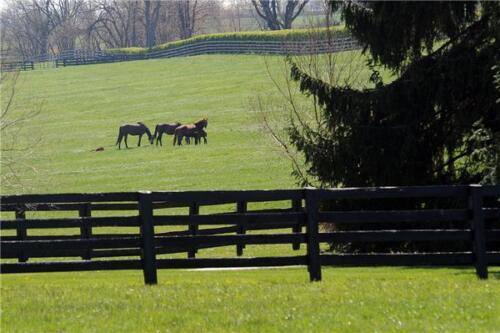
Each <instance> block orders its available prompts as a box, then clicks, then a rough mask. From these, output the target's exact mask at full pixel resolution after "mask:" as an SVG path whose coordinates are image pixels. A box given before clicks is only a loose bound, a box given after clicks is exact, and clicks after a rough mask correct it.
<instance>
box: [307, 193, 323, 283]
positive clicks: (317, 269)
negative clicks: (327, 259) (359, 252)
mask: <svg viewBox="0 0 500 333" xmlns="http://www.w3.org/2000/svg"><path fill="white" fill-rule="evenodd" d="M305 194H306V210H307V266H308V270H309V279H310V280H311V281H321V261H320V256H319V238H318V207H319V205H318V197H317V192H316V190H314V189H306V190H305Z"/></svg>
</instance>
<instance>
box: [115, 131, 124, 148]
mask: <svg viewBox="0 0 500 333" xmlns="http://www.w3.org/2000/svg"><path fill="white" fill-rule="evenodd" d="M122 138H123V135H122V134H121V133H120V134H118V140H116V144H118V149H122V147H121V145H122Z"/></svg>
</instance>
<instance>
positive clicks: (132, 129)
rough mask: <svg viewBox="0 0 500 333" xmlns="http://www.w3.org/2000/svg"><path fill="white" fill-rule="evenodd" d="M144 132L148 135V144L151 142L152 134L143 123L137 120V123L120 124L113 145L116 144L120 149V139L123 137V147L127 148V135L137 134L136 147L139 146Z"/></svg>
mask: <svg viewBox="0 0 500 333" xmlns="http://www.w3.org/2000/svg"><path fill="white" fill-rule="evenodd" d="M144 133H146V134H147V135H148V140H149V143H150V144H153V135H151V132H150V131H149V128H148V127H147V126H146V125H144V124H143V123H140V122H138V123H137V124H126V125H122V126H120V131H119V132H118V139H117V140H116V143H115V146H116V145H118V149H121V144H122V139H123V138H125V147H127V148H128V144H127V136H128V135H129V134H130V135H139V143H138V144H137V147H140V146H141V139H142V136H143V135H144Z"/></svg>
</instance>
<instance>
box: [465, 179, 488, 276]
mask: <svg viewBox="0 0 500 333" xmlns="http://www.w3.org/2000/svg"><path fill="white" fill-rule="evenodd" d="M469 208H470V210H471V211H472V220H471V230H472V236H473V238H472V240H473V242H472V243H473V254H474V265H475V267H476V275H477V276H478V277H479V278H480V279H487V278H488V261H487V258H486V241H485V232H484V214H483V196H482V188H481V185H470V186H469Z"/></svg>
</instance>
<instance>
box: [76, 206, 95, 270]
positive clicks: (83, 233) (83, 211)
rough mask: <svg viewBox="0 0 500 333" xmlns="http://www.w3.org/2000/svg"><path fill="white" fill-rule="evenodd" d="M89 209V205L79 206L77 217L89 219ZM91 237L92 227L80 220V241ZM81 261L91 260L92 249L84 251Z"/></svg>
mask: <svg viewBox="0 0 500 333" xmlns="http://www.w3.org/2000/svg"><path fill="white" fill-rule="evenodd" d="M91 214H92V213H91V208H90V203H85V204H83V205H81V206H80V209H79V210H78V215H79V216H80V217H83V218H85V217H91ZM91 237H92V226H91V225H89V224H88V223H87V221H85V220H82V226H81V227H80V238H81V239H89V238H91ZM82 259H83V260H90V259H92V249H91V248H87V250H86V251H85V253H84V255H82Z"/></svg>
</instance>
